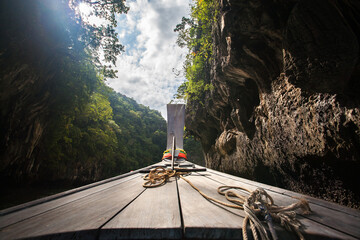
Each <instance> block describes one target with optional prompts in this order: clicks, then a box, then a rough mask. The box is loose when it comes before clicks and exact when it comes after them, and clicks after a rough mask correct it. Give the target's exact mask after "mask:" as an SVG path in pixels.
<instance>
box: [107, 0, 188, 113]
mask: <svg viewBox="0 0 360 240" xmlns="http://www.w3.org/2000/svg"><path fill="white" fill-rule="evenodd" d="M128 5H129V6H130V11H129V12H128V14H126V15H121V16H119V19H118V29H117V30H118V32H119V38H120V42H121V43H122V44H123V45H125V51H126V52H125V53H124V54H123V55H122V56H120V57H119V58H118V61H117V67H116V69H117V70H118V71H119V72H118V78H116V79H109V80H108V84H109V86H111V87H112V88H114V90H116V91H118V92H121V93H123V94H125V95H127V96H129V97H132V98H133V99H135V100H136V101H137V102H138V103H141V104H144V105H146V106H149V107H150V108H152V109H156V110H159V111H160V112H161V113H162V115H163V116H164V117H166V104H167V103H169V102H170V100H171V99H172V98H173V95H174V94H175V93H176V89H177V87H178V86H179V85H180V84H181V83H182V82H183V81H184V78H178V77H176V75H175V74H174V72H173V69H177V70H181V69H182V63H183V61H184V57H185V55H186V49H181V48H179V47H178V46H177V45H176V43H175V42H176V38H177V33H175V32H174V31H173V29H174V28H175V26H176V24H178V23H180V21H181V18H182V17H183V16H186V15H188V14H189V1H183V0H156V1H155V0H148V1H147V0H138V1H130V2H128Z"/></svg>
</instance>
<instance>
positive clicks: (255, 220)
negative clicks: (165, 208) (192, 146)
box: [143, 167, 311, 240]
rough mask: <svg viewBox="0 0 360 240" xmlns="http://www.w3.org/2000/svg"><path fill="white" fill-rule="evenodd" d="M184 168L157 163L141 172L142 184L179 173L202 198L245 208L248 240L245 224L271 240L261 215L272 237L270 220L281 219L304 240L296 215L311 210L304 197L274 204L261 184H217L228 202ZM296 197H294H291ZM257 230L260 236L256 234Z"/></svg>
mask: <svg viewBox="0 0 360 240" xmlns="http://www.w3.org/2000/svg"><path fill="white" fill-rule="evenodd" d="M185 174H188V173H185V172H181V169H175V170H168V169H165V168H163V167H157V168H155V169H153V170H151V171H150V173H149V174H147V175H145V176H144V180H145V181H146V182H145V183H144V184H143V187H145V188H152V187H158V186H161V185H164V184H165V183H166V182H167V181H168V180H169V179H170V178H171V177H180V178H181V179H183V180H184V181H186V182H187V183H188V184H189V185H190V186H191V187H192V188H194V189H195V190H196V191H197V192H199V193H200V194H201V196H203V197H204V198H206V199H208V200H210V201H213V202H216V203H218V204H221V205H224V206H227V207H231V208H236V209H242V210H244V212H245V214H246V216H245V219H244V221H243V226H242V234H243V239H244V240H248V235H247V231H246V229H247V226H248V225H249V226H250V229H251V232H252V235H253V238H254V239H255V240H259V239H262V240H270V237H269V235H268V233H267V231H266V228H265V227H264V225H263V224H262V222H261V221H260V220H259V217H261V218H262V219H263V220H265V222H266V223H267V225H268V227H269V230H270V234H271V237H272V239H273V240H277V239H278V237H277V234H276V231H275V228H274V226H273V221H274V222H277V223H280V225H281V226H283V227H284V228H285V229H286V230H288V231H293V232H295V233H296V234H297V236H298V237H299V239H301V240H304V239H305V238H304V236H303V235H302V234H301V232H300V230H299V229H300V227H301V223H300V221H299V220H298V219H296V212H295V210H297V209H301V210H302V214H310V213H311V209H310V206H309V203H308V202H307V201H306V200H305V199H299V198H298V199H299V200H300V201H299V202H297V203H293V204H291V205H289V206H276V205H275V204H274V200H273V198H272V197H271V196H270V195H269V194H268V193H267V192H266V191H265V190H264V189H262V188H257V189H256V190H255V191H250V190H248V189H246V188H242V187H238V186H220V187H219V188H218V190H217V191H218V193H219V194H221V195H224V196H225V197H226V199H227V200H228V201H229V202H232V203H234V204H230V203H226V202H222V201H220V200H217V199H215V198H213V197H210V196H208V195H206V194H205V193H203V192H202V191H201V190H200V189H198V188H197V187H196V186H194V184H193V183H192V182H191V181H190V180H188V179H186V178H185V177H184V175H185ZM234 190H240V191H241V192H245V193H246V195H241V194H239V192H235V191H234ZM294 198H295V197H294ZM259 234H260V237H259Z"/></svg>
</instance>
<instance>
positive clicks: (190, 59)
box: [174, 0, 218, 101]
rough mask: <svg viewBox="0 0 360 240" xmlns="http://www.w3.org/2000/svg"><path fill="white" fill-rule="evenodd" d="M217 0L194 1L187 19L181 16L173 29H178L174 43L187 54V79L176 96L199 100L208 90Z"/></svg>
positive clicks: (210, 86)
mask: <svg viewBox="0 0 360 240" xmlns="http://www.w3.org/2000/svg"><path fill="white" fill-rule="evenodd" d="M217 8H218V4H217V1H213V0H194V1H193V3H192V5H191V15H190V18H186V17H183V18H182V20H181V23H179V24H178V25H177V26H176V28H175V29H174V31H175V32H178V39H177V44H178V45H179V46H180V47H187V48H188V50H189V53H188V54H187V56H186V60H185V63H184V71H185V76H186V79H187V81H186V82H185V83H184V84H183V85H181V86H180V88H179V90H178V94H177V95H176V97H183V96H184V97H185V98H186V99H187V100H189V101H191V100H194V101H199V100H200V99H201V97H202V96H203V94H204V92H205V91H207V90H210V89H211V88H212V85H211V84H210V81H209V77H210V76H209V74H210V65H211V61H212V54H213V48H212V44H213V41H212V29H213V25H214V23H215V21H216V18H217V13H218V10H217Z"/></svg>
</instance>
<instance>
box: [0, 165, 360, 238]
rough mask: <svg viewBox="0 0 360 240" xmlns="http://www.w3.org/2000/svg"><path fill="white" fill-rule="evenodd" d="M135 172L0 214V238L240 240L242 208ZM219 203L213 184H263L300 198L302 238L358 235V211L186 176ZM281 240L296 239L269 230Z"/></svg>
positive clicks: (220, 177) (220, 178) (204, 175)
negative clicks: (305, 211)
mask: <svg viewBox="0 0 360 240" xmlns="http://www.w3.org/2000/svg"><path fill="white" fill-rule="evenodd" d="M143 175H144V174H141V173H140V172H139V170H138V171H135V172H132V173H128V174H124V175H121V176H118V177H115V178H112V179H108V180H105V181H102V182H98V183H94V184H91V185H88V186H85V187H82V188H78V189H74V190H71V191H67V192H64V193H60V194H57V195H54V196H50V197H47V198H44V199H40V200H36V201H33V202H30V203H26V204H23V205H19V206H16V207H12V208H9V209H5V210H2V211H0V239H242V233H241V231H242V229H241V226H242V222H243V219H244V216H245V214H244V212H243V211H242V210H237V209H233V208H228V207H224V206H221V205H217V204H214V203H212V202H210V201H208V200H206V199H205V198H203V197H202V196H201V195H200V194H199V193H198V192H196V191H195V190H194V189H193V188H192V187H191V186H190V185H189V184H188V183H186V182H185V181H184V180H182V179H175V178H172V179H171V180H170V182H168V183H167V184H165V185H163V186H160V187H157V188H147V189H145V188H143V186H142V184H143V182H144V180H143V179H142V176H143ZM186 178H188V179H189V180H191V182H192V183H193V184H194V185H196V186H197V187H198V188H199V189H201V191H203V192H204V193H205V194H208V195H209V196H211V197H214V198H216V199H219V200H222V201H226V200H225V198H224V197H223V196H222V195H219V194H218V193H217V187H218V186H220V185H236V186H241V187H245V188H248V189H250V190H254V189H256V188H257V187H262V188H264V189H265V190H266V191H267V192H268V193H269V194H270V195H271V196H272V197H273V198H274V201H275V203H276V204H277V205H288V204H290V203H293V202H295V201H296V200H295V199H293V198H292V196H296V197H304V198H306V199H307V200H308V201H309V203H310V207H311V208H312V210H313V214H312V215H306V216H300V221H301V223H302V224H303V225H304V227H305V228H304V229H303V230H302V232H303V233H304V236H305V238H306V239H360V211H357V210H354V209H350V208H347V207H343V206H340V205H337V204H334V203H329V202H326V201H323V200H319V199H315V198H312V197H309V196H303V195H300V194H298V193H294V192H291V191H287V190H284V189H280V188H277V187H272V186H269V185H265V184H260V183H257V182H253V181H249V180H247V179H243V178H239V177H235V176H232V175H228V174H225V173H221V172H218V171H214V170H211V169H207V171H206V172H193V173H192V174H191V175H189V176H186ZM276 230H277V233H278V235H279V236H280V239H297V238H296V236H295V234H293V233H291V232H286V231H285V230H282V228H280V227H277V228H276Z"/></svg>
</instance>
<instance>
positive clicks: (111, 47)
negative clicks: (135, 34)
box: [0, 0, 166, 182]
mask: <svg viewBox="0 0 360 240" xmlns="http://www.w3.org/2000/svg"><path fill="white" fill-rule="evenodd" d="M70 2H71V4H70V5H69V4H68V3H69V2H68V1H65V0H59V1H48V0H33V1H21V0H12V1H1V2H0V20H1V21H0V36H1V38H0V53H1V54H0V96H1V98H0V104H1V111H0V123H1V124H0V133H1V135H0V157H1V158H0V161H1V162H0V163H1V167H0V176H1V177H2V178H4V179H9V177H14V178H21V177H23V178H24V179H32V180H34V179H35V180H36V179H41V180H59V179H63V180H67V181H70V182H71V181H80V182H84V181H93V180H98V179H101V178H105V177H109V176H113V175H116V174H120V173H123V172H126V171H129V170H132V169H137V168H139V167H142V166H145V165H148V164H151V163H154V162H156V161H159V160H160V158H161V156H162V151H163V148H165V146H166V122H165V120H164V119H163V118H162V117H161V115H160V113H159V112H157V111H154V110H150V109H149V108H148V107H145V106H142V105H139V104H137V103H136V102H135V101H134V100H132V99H129V98H127V97H126V96H123V95H121V94H119V93H115V92H114V90H112V89H111V88H109V87H107V86H106V85H105V83H104V79H105V78H106V77H107V76H113V74H114V71H110V70H109V66H108V65H107V66H105V64H104V63H103V62H102V61H100V55H102V54H99V51H98V50H103V51H104V54H103V55H104V58H105V60H106V61H109V62H110V63H113V64H114V63H115V61H116V55H117V54H119V53H120V52H121V51H123V47H122V45H121V44H119V42H118V39H117V35H116V32H115V31H114V27H115V26H116V19H115V14H116V13H126V12H127V11H128V7H126V6H125V5H124V1H122V0H111V1H109V0H99V1H90V0H88V1H87V0H83V1H77V0H73V1H70ZM80 2H85V3H87V4H90V5H92V6H93V7H94V9H95V10H94V14H95V15H97V16H100V17H103V18H105V19H107V21H108V24H107V25H106V26H104V25H102V26H95V25H91V24H88V23H86V22H85V20H84V19H82V18H81V16H79V15H78V13H76V8H77V7H78V5H79V4H80ZM37 129H38V130H37Z"/></svg>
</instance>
